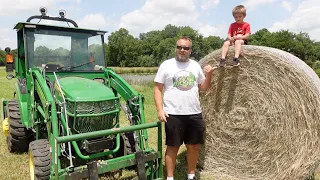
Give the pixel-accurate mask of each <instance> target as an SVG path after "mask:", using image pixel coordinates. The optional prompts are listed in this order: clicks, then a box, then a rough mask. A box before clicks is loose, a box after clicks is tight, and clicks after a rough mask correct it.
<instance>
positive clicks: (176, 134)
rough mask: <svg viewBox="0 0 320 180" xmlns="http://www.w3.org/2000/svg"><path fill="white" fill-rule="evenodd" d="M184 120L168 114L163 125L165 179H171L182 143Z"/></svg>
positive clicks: (181, 117) (178, 116)
mask: <svg viewBox="0 0 320 180" xmlns="http://www.w3.org/2000/svg"><path fill="white" fill-rule="evenodd" d="M184 118H185V116H181V115H171V114H169V117H168V118H167V122H166V123H165V132H166V145H167V150H166V155H165V164H166V169H167V179H172V178H173V175H174V169H175V167H176V159H177V154H178V151H179V148H180V146H181V144H182V143H183V138H184V126H185V125H184V123H183V122H184Z"/></svg>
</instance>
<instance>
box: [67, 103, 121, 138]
mask: <svg viewBox="0 0 320 180" xmlns="http://www.w3.org/2000/svg"><path fill="white" fill-rule="evenodd" d="M119 108H120V103H119V99H118V98H116V99H111V100H107V101H98V102H70V101H69V102H67V111H68V112H69V126H70V127H72V129H73V131H74V132H76V133H86V132H93V131H99V130H104V129H111V128H113V127H114V126H115V125H116V124H117V117H118V113H119V111H116V110H119ZM110 111H116V112H112V113H108V112H110Z"/></svg>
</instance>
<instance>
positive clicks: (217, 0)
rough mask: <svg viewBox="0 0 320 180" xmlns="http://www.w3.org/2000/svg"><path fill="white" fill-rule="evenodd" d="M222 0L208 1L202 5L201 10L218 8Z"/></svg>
mask: <svg viewBox="0 0 320 180" xmlns="http://www.w3.org/2000/svg"><path fill="white" fill-rule="evenodd" d="M219 3H220V0H206V1H205V2H204V3H203V4H202V5H201V9H203V10H208V9H212V8H215V7H217V6H218V4H219Z"/></svg>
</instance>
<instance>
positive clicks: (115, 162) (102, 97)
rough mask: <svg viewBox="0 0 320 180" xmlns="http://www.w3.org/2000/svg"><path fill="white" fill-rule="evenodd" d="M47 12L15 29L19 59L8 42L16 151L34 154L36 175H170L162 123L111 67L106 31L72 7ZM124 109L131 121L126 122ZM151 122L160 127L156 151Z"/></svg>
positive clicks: (8, 126)
mask: <svg viewBox="0 0 320 180" xmlns="http://www.w3.org/2000/svg"><path fill="white" fill-rule="evenodd" d="M40 12H41V15H38V16H37V15H36V16H31V17H30V18H29V19H28V20H27V21H26V22H20V23H18V24H16V26H15V27H14V29H16V30H17V40H18V43H17V55H16V57H15V59H14V61H12V55H11V53H10V49H9V48H6V51H7V56H6V57H7V64H6V66H7V72H8V75H7V78H8V79H12V78H16V83H15V92H14V93H13V96H14V99H12V100H2V105H3V109H2V113H3V117H4V121H3V129H4V133H5V135H6V136H7V145H8V149H9V151H10V152H18V153H20V152H27V151H28V152H29V162H30V163H29V164H30V177H31V179H82V178H89V179H98V177H99V175H100V174H108V173H109V174H112V173H114V172H119V171H121V170H122V169H131V170H132V171H133V172H134V170H135V172H136V178H138V179H141V180H143V179H148V180H149V179H162V178H163V165H162V135H161V123H160V122H159V121H158V122H152V123H146V120H145V115H144V97H143V95H141V94H139V93H137V92H136V91H135V90H134V89H133V88H132V87H131V86H130V85H129V84H128V83H127V82H126V81H125V80H124V79H123V78H121V77H120V76H119V75H117V74H116V73H115V72H114V71H113V70H112V69H110V68H107V67H106V62H105V48H104V34H105V33H106V32H105V31H101V30H89V29H81V28H78V25H77V23H76V22H74V21H73V20H71V19H67V18H65V12H64V11H60V13H59V15H60V17H50V16H47V15H46V9H45V8H41V9H40ZM33 19H40V21H41V20H43V19H45V20H54V21H62V22H64V23H67V24H68V25H69V24H73V26H74V27H70V26H55V25H44V24H39V23H31V22H30V21H31V20H33ZM120 111H123V112H125V114H126V117H127V119H128V123H126V124H130V125H126V126H125V125H123V124H125V123H122V126H120V117H119V115H120ZM148 128H157V132H158V133H157V134H154V135H156V136H158V137H157V138H158V145H157V149H156V150H154V149H152V148H151V147H150V146H149V144H148V134H147V129H148Z"/></svg>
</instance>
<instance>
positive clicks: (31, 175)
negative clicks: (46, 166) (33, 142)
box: [29, 151, 34, 180]
mask: <svg viewBox="0 0 320 180" xmlns="http://www.w3.org/2000/svg"><path fill="white" fill-rule="evenodd" d="M29 168H30V178H31V180H34V162H33V156H32V151H30V152H29Z"/></svg>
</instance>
